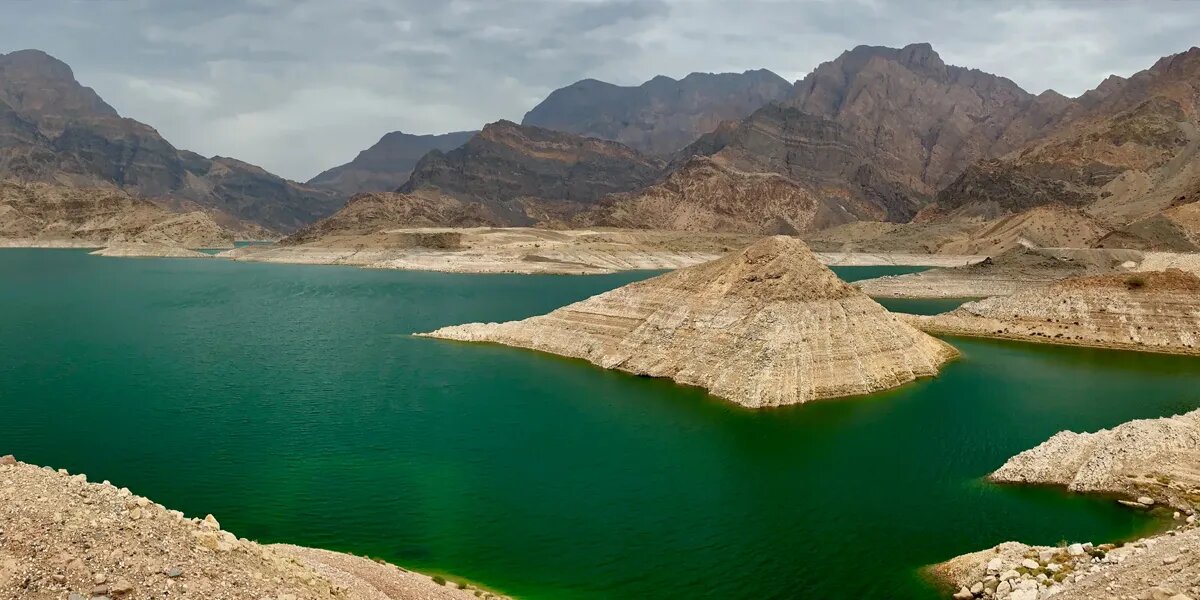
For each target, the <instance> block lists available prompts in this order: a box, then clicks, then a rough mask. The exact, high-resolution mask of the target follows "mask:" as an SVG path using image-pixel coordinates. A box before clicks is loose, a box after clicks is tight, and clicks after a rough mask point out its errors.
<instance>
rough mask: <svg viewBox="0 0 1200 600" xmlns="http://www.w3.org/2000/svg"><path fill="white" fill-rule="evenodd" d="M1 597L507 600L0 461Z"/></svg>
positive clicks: (77, 599) (126, 492)
mask: <svg viewBox="0 0 1200 600" xmlns="http://www.w3.org/2000/svg"><path fill="white" fill-rule="evenodd" d="M0 597H3V598H23V599H27V600H52V599H53V600H80V599H88V598H91V599H92V600H96V599H103V600H132V599H134V598H139V599H140V598H205V599H214V600H215V599H219V598H226V599H234V598H239V599H240V598H263V599H270V600H319V599H322V598H328V599H336V600H455V599H458V600H466V599H468V598H471V599H475V598H496V597H497V596H495V595H494V594H492V593H491V592H487V591H485V590H481V589H479V588H477V587H474V586H471V585H468V584H466V583H462V584H458V583H449V582H447V581H446V580H445V579H444V578H441V577H429V576H426V575H423V574H420V573H415V572H413V571H408V570H406V569H402V568H400V567H397V566H394V565H389V564H386V563H381V562H377V561H374V560H371V559H368V558H362V557H357V556H353V555H350V554H341V553H337V552H329V551H325V550H315V549H311V548H300V547H297V546H288V545H262V544H258V543H256V542H253V541H250V540H247V539H245V538H238V537H237V536H235V535H234V534H232V533H230V532H228V531H225V530H223V529H222V528H221V525H220V523H219V522H218V521H217V520H216V519H215V518H214V517H213V516H212V515H208V516H206V517H205V518H203V519H196V518H187V517H185V516H184V515H183V513H181V512H179V511H175V510H169V509H167V508H165V507H163V506H162V505H159V504H156V503H154V502H153V501H151V500H149V499H147V498H142V497H139V496H136V495H134V494H132V493H131V492H130V491H129V490H128V489H125V488H119V489H118V488H117V487H115V486H113V485H111V484H109V483H108V482H104V483H90V482H88V481H87V477H86V476H84V475H69V474H68V473H67V472H66V471H64V470H61V469H60V470H58V471H54V470H52V469H50V468H46V467H37V466H34V465H29V464H25V463H21V462H18V461H16V460H15V459H14V458H13V457H12V456H11V455H10V456H3V457H0Z"/></svg>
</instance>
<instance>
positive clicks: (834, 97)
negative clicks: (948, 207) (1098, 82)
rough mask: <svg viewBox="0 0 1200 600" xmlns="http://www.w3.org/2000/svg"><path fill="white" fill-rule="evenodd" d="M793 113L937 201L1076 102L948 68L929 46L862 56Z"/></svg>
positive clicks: (811, 82)
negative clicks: (842, 133)
mask: <svg viewBox="0 0 1200 600" xmlns="http://www.w3.org/2000/svg"><path fill="white" fill-rule="evenodd" d="M789 103H790V104H791V105H793V106H795V107H797V108H799V109H800V110H802V111H804V112H805V113H807V114H810V115H814V116H818V117H823V118H825V119H829V120H831V121H834V122H836V123H838V124H840V125H842V126H843V127H844V128H845V129H847V130H848V131H849V132H851V133H852V134H854V135H855V136H856V137H857V138H858V139H860V140H861V141H862V142H863V143H864V144H865V145H866V147H868V148H870V149H871V150H872V151H873V152H872V153H871V154H872V156H873V158H874V160H875V163H876V166H877V168H879V169H880V170H881V171H883V172H885V173H889V174H891V177H892V178H894V179H896V180H897V181H900V182H904V183H905V184H906V185H907V186H909V187H910V188H912V189H913V190H914V191H915V192H918V193H920V194H922V195H923V196H925V197H930V196H932V195H933V193H934V192H936V191H937V190H938V189H939V188H941V187H942V186H944V185H946V184H948V183H950V182H951V181H953V180H954V179H955V178H956V177H957V176H958V175H959V173H961V172H962V170H963V169H965V168H966V167H967V166H968V165H970V164H971V163H973V162H975V161H977V160H979V159H980V158H985V157H989V156H998V155H1000V154H1003V153H1005V152H1007V151H1009V150H1011V149H1013V148H1015V147H1017V146H1018V145H1020V144H1022V143H1024V142H1025V141H1027V140H1029V139H1031V138H1033V137H1036V136H1037V135H1038V134H1039V133H1040V132H1042V131H1044V130H1045V129H1046V127H1047V126H1048V125H1050V124H1052V123H1054V122H1055V121H1056V120H1057V119H1058V118H1059V117H1060V115H1061V114H1062V113H1063V112H1064V111H1066V110H1067V108H1068V107H1069V106H1070V101H1069V100H1068V99H1067V98H1065V97H1063V96H1061V95H1058V94H1055V93H1053V92H1049V93H1046V94H1043V95H1041V96H1034V95H1032V94H1030V93H1028V92H1026V91H1025V90H1023V89H1021V88H1020V87H1019V86H1018V85H1017V84H1015V83H1013V82H1012V81H1010V80H1008V79H1006V78H1003V77H997V76H995V75H991V74H989V73H984V72H982V71H979V70H976V69H966V68H963V67H956V66H952V65H947V64H946V63H945V62H943V61H942V59H941V57H940V56H938V54H937V52H934V50H933V47H932V46H930V45H929V44H924V43H922V44H910V45H908V46H905V47H904V48H900V49H895V48H884V47H876V46H858V47H857V48H854V49H853V50H850V51H847V52H844V53H842V55H841V56H839V57H838V58H837V59H836V60H833V61H831V62H827V63H822V64H821V65H820V66H818V67H817V68H816V69H815V70H813V72H812V73H810V74H809V75H808V76H806V77H805V78H804V79H803V80H801V81H800V82H798V83H797V84H796V92H795V95H794V96H793V97H792V98H791V99H790V100H789Z"/></svg>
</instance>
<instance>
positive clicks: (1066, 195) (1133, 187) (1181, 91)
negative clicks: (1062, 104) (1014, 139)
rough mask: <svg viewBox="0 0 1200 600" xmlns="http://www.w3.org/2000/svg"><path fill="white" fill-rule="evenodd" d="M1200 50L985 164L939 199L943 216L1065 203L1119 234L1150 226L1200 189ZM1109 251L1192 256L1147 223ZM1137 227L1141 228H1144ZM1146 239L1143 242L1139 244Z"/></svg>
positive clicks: (1103, 90) (1183, 244) (1099, 91)
mask: <svg viewBox="0 0 1200 600" xmlns="http://www.w3.org/2000/svg"><path fill="white" fill-rule="evenodd" d="M1198 81H1200V48H1193V49H1191V50H1189V51H1187V52H1184V53H1181V54H1177V55H1174V56H1169V57H1166V58H1164V59H1162V60H1160V61H1158V63H1156V64H1155V65H1154V66H1153V67H1152V68H1150V69H1147V70H1145V71H1142V72H1140V73H1137V74H1136V75H1134V76H1133V77H1131V78H1129V79H1121V78H1118V77H1111V78H1109V79H1108V80H1106V81H1105V82H1104V83H1102V84H1101V85H1100V86H1099V87H1097V88H1096V89H1095V90H1092V91H1091V92H1088V93H1087V94H1084V95H1083V96H1082V97H1080V98H1079V99H1078V101H1076V102H1074V103H1073V106H1072V107H1070V109H1069V110H1067V111H1066V112H1065V116H1064V118H1062V119H1061V122H1060V123H1059V124H1058V125H1057V126H1056V127H1055V128H1053V130H1052V131H1050V132H1049V133H1047V134H1046V135H1045V136H1043V137H1041V138H1039V139H1034V140H1032V141H1029V142H1027V143H1026V144H1024V145H1022V146H1021V147H1019V148H1017V149H1015V150H1013V151H1012V152H1010V153H1009V154H1007V155H1004V156H1002V157H1000V158H998V159H996V160H992V161H989V162H986V163H978V164H976V165H974V166H972V167H970V168H968V169H967V170H966V171H965V172H964V173H963V174H962V176H961V177H959V178H958V179H957V180H955V181H954V182H953V183H951V184H950V185H949V186H947V187H946V188H945V189H943V190H942V191H941V192H939V193H938V196H937V209H938V213H939V216H949V217H954V216H960V215H974V214H978V213H988V214H997V213H1000V214H1002V213H1005V212H1013V211H1020V210H1023V209H1026V208H1029V207H1030V206H1034V205H1039V204H1047V203H1051V202H1057V203H1062V204H1069V205H1073V206H1080V207H1085V208H1086V210H1087V211H1088V212H1089V213H1091V214H1093V215H1095V216H1097V217H1099V218H1101V219H1102V220H1104V221H1106V222H1107V223H1109V224H1110V226H1112V227H1118V228H1119V227H1122V226H1125V225H1128V224H1131V223H1133V222H1136V221H1139V220H1142V219H1147V218H1149V217H1153V216H1154V215H1157V214H1159V213H1160V212H1162V211H1163V210H1166V209H1168V208H1169V207H1171V205H1172V204H1173V203H1174V202H1175V201H1177V200H1178V199H1180V198H1184V199H1186V198H1187V197H1188V196H1189V194H1195V192H1196V190H1197V189H1200V159H1198V158H1197V157H1198V156H1200V155H1198V154H1197V152H1198V151H1200V104H1198V102H1200V101H1198V100H1197V99H1198V98H1200V84H1198V83H1197V82H1198ZM1144 225H1145V227H1142V228H1140V229H1141V231H1140V232H1139V231H1136V230H1135V231H1125V232H1123V233H1121V234H1120V235H1118V236H1116V237H1114V238H1110V239H1109V240H1108V242H1107V244H1108V245H1109V246H1111V245H1113V244H1116V243H1132V244H1133V246H1134V247H1151V248H1154V247H1163V246H1164V245H1165V246H1168V247H1172V249H1189V248H1190V242H1189V241H1188V240H1187V239H1186V238H1187V236H1186V235H1184V236H1182V237H1180V236H1179V235H1177V234H1176V233H1171V232H1164V231H1162V229H1161V226H1162V225H1164V224H1162V223H1155V222H1150V223H1146V224H1144ZM1135 229H1137V228H1135ZM1138 238H1142V239H1141V241H1138Z"/></svg>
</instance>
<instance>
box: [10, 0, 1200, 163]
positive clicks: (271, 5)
mask: <svg viewBox="0 0 1200 600" xmlns="http://www.w3.org/2000/svg"><path fill="white" fill-rule="evenodd" d="M0 10H2V11H4V12H5V13H9V14H5V15H4V16H5V17H8V18H4V19H0V40H3V42H2V43H3V47H2V50H3V51H8V50H15V49H19V48H40V49H42V50H45V51H47V52H49V53H51V54H54V55H55V56H58V57H59V58H61V59H63V60H65V61H66V62H68V63H69V64H71V66H72V67H73V68H74V69H75V73H76V77H77V78H78V79H79V80H80V81H82V82H83V83H84V84H85V85H90V86H92V87H94V88H96V90H97V91H98V92H99V93H100V95H101V96H103V97H104V98H105V99H106V100H108V101H109V103H110V104H112V105H114V106H115V107H116V108H117V109H118V110H119V111H121V113H122V114H124V115H126V116H131V117H134V118H136V119H138V120H141V121H145V122H147V123H149V124H151V125H153V126H154V127H156V128H158V129H159V131H160V132H162V134H163V135H164V136H165V137H166V138H167V139H168V140H170V141H171V142H172V143H174V144H176V145H178V146H180V147H183V148H188V149H191V150H195V151H197V152H201V153H203V154H208V155H212V154H221V155H226V156H235V157H238V158H241V159H243V160H247V161H250V162H253V163H256V164H260V165H262V166H264V167H266V168H267V169H269V170H272V171H274V172H277V173H280V174H282V175H285V176H288V177H291V178H295V179H300V180H304V179H307V178H309V177H311V176H312V175H314V174H316V173H317V172H319V171H321V170H323V169H325V168H328V167H330V166H333V165H335V164H339V163H342V162H345V161H347V160H349V159H350V158H352V157H353V156H354V154H355V153H356V152H358V151H359V150H361V149H362V148H365V147H366V146H368V145H370V144H372V143H374V142H375V141H376V140H377V139H378V138H379V137H380V136H381V135H382V134H383V133H385V132H387V131H392V130H397V129H399V130H403V131H407V132H411V133H438V132H444V131H451V130H461V129H474V128H478V127H480V126H482V125H483V124H484V123H487V122H490V121H494V120H496V119H500V118H507V119H512V120H520V118H521V116H522V115H523V114H524V112H525V111H526V110H528V109H529V108H531V107H532V106H533V105H534V104H536V103H537V102H538V101H539V100H541V98H543V97H544V96H545V95H546V94H547V93H549V92H550V91H551V90H553V89H554V88H557V87H560V86H563V85H566V84H569V83H571V82H573V81H576V80H579V79H582V78H585V77H594V78H597V79H603V80H606V81H612V82H614V83H621V84H637V83H640V82H642V81H645V80H647V79H649V78H650V77H653V76H654V75H657V74H665V75H670V76H673V77H681V76H683V75H686V74H687V73H689V72H692V71H714V72H715V71H742V70H745V69H753V68H760V67H765V68H769V69H771V70H773V71H775V72H777V73H779V74H781V75H783V76H784V77H787V78H789V79H798V78H800V77H803V76H804V74H805V73H807V72H808V71H810V70H811V69H812V68H813V67H815V66H816V65H817V64H819V63H820V62H823V61H827V60H832V59H833V58H835V57H836V56H837V55H838V54H839V53H841V52H842V51H843V50H845V49H848V48H850V47H853V46H855V45H858V44H875V45H890V46H899V45H904V44H907V43H910V42H914V41H928V42H932V43H933V45H934V48H935V49H937V50H938V51H939V52H940V53H941V54H942V57H943V58H944V59H945V60H946V61H947V62H950V63H952V64H958V65H963V66H970V67H976V68H980V69H983V70H985V71H989V72H992V73H996V74H999V75H1004V76H1006V77H1009V78H1011V79H1013V80H1014V81H1016V82H1017V83H1018V84H1020V85H1021V86H1023V87H1025V88H1026V89H1028V90H1030V91H1033V92H1040V91H1042V90H1044V89H1047V88H1054V89H1056V90H1058V91H1059V92H1062V93H1065V94H1068V95H1078V94H1080V93H1082V92H1084V91H1086V90H1087V89H1090V88H1091V87H1093V86H1095V85H1096V84H1097V83H1099V82H1100V81H1101V80H1102V79H1103V78H1104V77H1105V76H1107V75H1108V74H1110V73H1117V74H1120V75H1129V74H1132V73H1133V72H1136V71H1138V70H1140V69H1144V68H1146V67H1149V66H1150V65H1151V64H1153V62H1154V61H1155V60H1156V59H1157V58H1159V57H1161V56H1164V55H1166V54H1171V53H1174V52H1179V51H1182V50H1185V49H1187V48H1188V47H1190V46H1191V45H1192V44H1194V43H1196V39H1195V37H1194V34H1193V32H1194V31H1195V30H1196V29H1197V27H1198V26H1200V5H1196V4H1193V3H1191V2H1168V1H1165V0H1163V1H1158V2H1139V3H1117V2H1092V3H1085V2H1080V1H1072V0H1060V1H1041V2H1033V1H1029V2H1005V3H998V2H985V1H982V0H981V1H978V2H967V1H959V2H949V1H932V0H929V1H926V2H894V3H889V2H883V1H882V0H879V1H875V0H840V1H839V0H804V1H782V0H779V1H776V0H746V1H743V2H731V1H726V0H645V1H643V0H506V1H501V0H444V1H438V0H402V1H389V0H245V1H240V2H235V1H232V0H209V1H207V2H191V1H188V0H158V1H156V0H125V1H124V2H117V1H111V2H92V1H89V0H77V1H74V2H66V1H62V2H40V1H34V0H28V1H24V2H22V1H16V0H8V1H7V2H5V3H0ZM14 17H15V18H14Z"/></svg>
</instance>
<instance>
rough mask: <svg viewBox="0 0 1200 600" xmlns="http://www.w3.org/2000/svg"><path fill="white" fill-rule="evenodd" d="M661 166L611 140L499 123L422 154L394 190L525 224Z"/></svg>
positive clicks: (644, 180) (576, 207)
mask: <svg viewBox="0 0 1200 600" xmlns="http://www.w3.org/2000/svg"><path fill="white" fill-rule="evenodd" d="M662 167H663V164H662V161H660V160H658V159H655V158H650V157H646V156H643V155H641V154H639V153H638V152H637V151H635V150H633V149H631V148H629V147H627V146H623V145H621V144H618V143H616V142H609V141H605V140H599V139H595V138H587V137H581V136H578V135H574V134H569V133H562V132H557V131H551V130H549V129H543V128H541V127H530V126H525V125H517V124H516V123H512V122H510V121H497V122H496V123H492V124H490V125H488V126H486V127H484V128H483V131H481V132H480V133H479V135H476V136H475V137H473V138H471V140H470V141H468V142H467V143H466V144H464V145H463V146H461V147H459V148H456V149H454V150H451V151H449V152H440V151H438V150H434V151H432V152H430V153H429V154H426V155H425V157H424V158H422V159H421V161H420V162H419V163H417V166H416V168H415V169H414V170H413V173H412V176H410V177H409V180H408V182H407V183H405V184H404V185H403V186H401V187H400V188H399V189H398V190H397V191H398V192H400V193H403V194H413V193H416V192H421V193H425V194H434V193H436V194H441V195H444V196H448V197H450V198H454V199H457V200H459V201H461V202H464V203H479V204H481V205H482V206H483V207H484V209H485V210H486V211H487V214H489V215H493V216H494V218H495V220H496V221H498V222H500V223H503V224H507V225H530V224H533V223H537V222H550V221H556V220H566V219H569V218H570V217H572V216H574V215H575V214H576V213H578V212H580V211H582V210H585V209H586V208H588V207H590V206H591V205H593V204H595V203H596V202H597V201H598V200H600V198H602V197H604V196H605V195H607V194H610V193H618V192H627V191H631V190H635V189H638V188H641V187H643V186H645V185H647V184H649V183H651V182H652V181H654V179H655V178H656V177H658V175H659V173H660V172H661V171H662Z"/></svg>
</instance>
